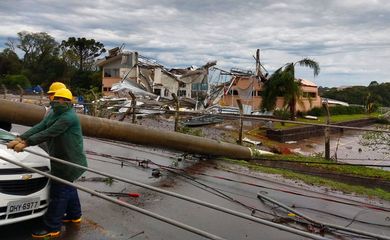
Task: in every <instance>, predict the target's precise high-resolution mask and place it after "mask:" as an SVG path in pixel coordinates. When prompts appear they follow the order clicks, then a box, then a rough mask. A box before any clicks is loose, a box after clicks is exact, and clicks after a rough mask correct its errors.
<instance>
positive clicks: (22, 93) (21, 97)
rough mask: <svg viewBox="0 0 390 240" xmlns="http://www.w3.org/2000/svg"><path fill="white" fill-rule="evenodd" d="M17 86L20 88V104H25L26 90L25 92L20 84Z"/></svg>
mask: <svg viewBox="0 0 390 240" xmlns="http://www.w3.org/2000/svg"><path fill="white" fill-rule="evenodd" d="M17 86H18V88H19V91H20V97H19V102H23V95H24V90H23V88H22V87H21V86H20V85H19V84H18V85H17Z"/></svg>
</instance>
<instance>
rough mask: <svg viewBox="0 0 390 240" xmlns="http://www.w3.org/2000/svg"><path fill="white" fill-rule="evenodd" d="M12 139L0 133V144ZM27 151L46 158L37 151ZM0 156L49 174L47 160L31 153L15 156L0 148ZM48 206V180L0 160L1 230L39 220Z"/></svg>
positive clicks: (39, 149) (32, 147)
mask: <svg viewBox="0 0 390 240" xmlns="http://www.w3.org/2000/svg"><path fill="white" fill-rule="evenodd" d="M13 138H14V136H13V135H11V134H10V133H8V132H6V131H4V130H2V129H0V141H2V142H5V141H6V140H9V139H13ZM29 149H30V150H33V151H36V152H39V153H41V154H46V155H47V153H46V152H45V151H43V150H42V149H41V148H40V147H37V146H31V147H29ZM0 156H2V157H5V158H8V159H12V160H14V161H18V162H20V163H23V164H26V165H28V166H29V167H33V168H36V169H38V170H41V171H44V172H49V171H50V160H49V159H47V158H43V157H40V156H37V155H34V154H31V153H27V152H20V153H16V152H15V151H13V150H10V149H7V146H5V145H4V144H0ZM48 203H49V179H48V178H46V177H44V176H42V175H40V174H37V173H33V172H30V171H28V170H26V169H23V168H21V167H19V166H16V165H13V164H11V163H9V162H7V161H4V160H2V159H0V226H1V225H6V224H11V223H16V222H20V221H25V220H28V219H32V218H36V217H40V216H42V215H43V214H44V213H45V212H46V210H47V206H48Z"/></svg>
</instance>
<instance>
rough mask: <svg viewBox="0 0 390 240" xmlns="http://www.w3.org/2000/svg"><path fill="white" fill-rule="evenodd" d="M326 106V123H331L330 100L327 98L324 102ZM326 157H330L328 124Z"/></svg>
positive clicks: (326, 128) (328, 130)
mask: <svg viewBox="0 0 390 240" xmlns="http://www.w3.org/2000/svg"><path fill="white" fill-rule="evenodd" d="M323 106H324V108H325V109H326V125H329V124H330V113H329V106H328V100H327V99H326V100H325V102H324V104H323ZM324 131H325V159H330V133H329V132H330V129H329V127H328V126H326V127H325V130H324Z"/></svg>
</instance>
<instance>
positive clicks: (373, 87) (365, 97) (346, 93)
mask: <svg viewBox="0 0 390 240" xmlns="http://www.w3.org/2000/svg"><path fill="white" fill-rule="evenodd" d="M319 94H320V95H321V96H322V97H326V98H332V99H336V100H339V101H344V102H348V103H350V104H358V105H364V106H366V107H367V105H368V104H370V103H374V104H376V105H377V106H378V105H379V106H385V107H390V83H389V82H386V83H380V84H378V83H377V82H375V81H373V82H371V83H370V85H369V86H368V87H365V86H353V87H348V88H344V89H337V88H319Z"/></svg>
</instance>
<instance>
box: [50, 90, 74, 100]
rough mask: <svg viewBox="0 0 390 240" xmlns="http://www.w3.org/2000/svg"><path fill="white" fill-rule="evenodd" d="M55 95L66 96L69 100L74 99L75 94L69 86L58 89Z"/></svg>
mask: <svg viewBox="0 0 390 240" xmlns="http://www.w3.org/2000/svg"><path fill="white" fill-rule="evenodd" d="M54 97H55V98H56V97H61V98H65V99H68V100H69V101H72V99H73V95H72V92H71V91H70V90H69V89H67V88H62V89H60V90H58V91H56V93H55V94H54Z"/></svg>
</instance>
